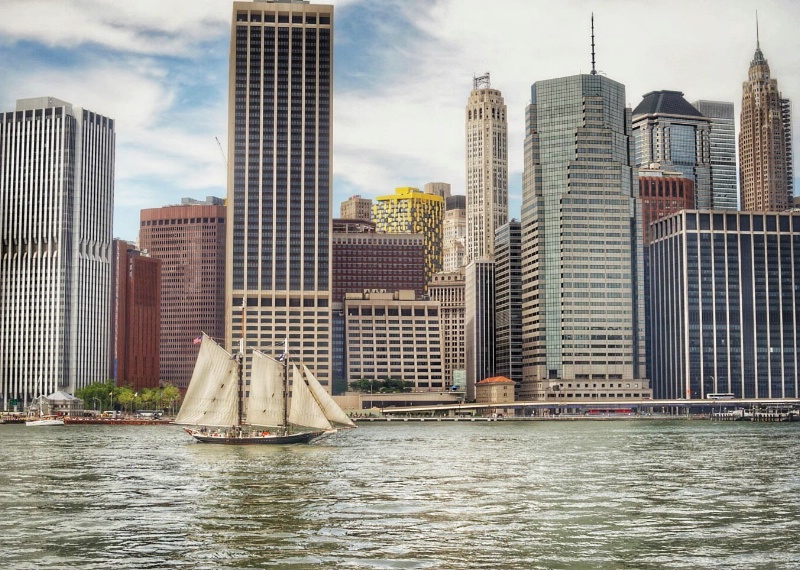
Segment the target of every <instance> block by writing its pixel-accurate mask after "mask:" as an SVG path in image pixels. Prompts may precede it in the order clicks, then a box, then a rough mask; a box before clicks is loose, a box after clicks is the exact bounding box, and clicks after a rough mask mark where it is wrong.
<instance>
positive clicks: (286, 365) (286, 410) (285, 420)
mask: <svg viewBox="0 0 800 570" xmlns="http://www.w3.org/2000/svg"><path fill="white" fill-rule="evenodd" d="M283 430H284V433H285V434H288V433H289V338H288V337H287V338H286V340H285V341H284V344H283Z"/></svg>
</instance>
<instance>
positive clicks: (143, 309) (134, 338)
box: [110, 240, 161, 390]
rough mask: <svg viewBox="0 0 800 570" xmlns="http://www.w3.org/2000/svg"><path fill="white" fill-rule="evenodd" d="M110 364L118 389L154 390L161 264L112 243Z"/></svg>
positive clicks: (157, 367)
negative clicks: (111, 340)
mask: <svg viewBox="0 0 800 570" xmlns="http://www.w3.org/2000/svg"><path fill="white" fill-rule="evenodd" d="M112 264H113V268H114V295H113V296H112V299H113V308H112V315H113V316H112V327H113V329H112V330H113V333H114V351H113V361H112V363H111V371H110V375H111V377H112V378H114V380H115V382H116V384H117V386H131V387H132V388H133V389H134V390H141V389H143V388H157V387H158V386H159V379H160V358H159V329H160V328H161V261H160V260H158V259H154V258H152V257H147V256H146V255H143V253H142V252H141V251H139V250H138V249H136V246H135V245H133V244H130V243H128V242H126V241H123V240H114V248H113V253H112Z"/></svg>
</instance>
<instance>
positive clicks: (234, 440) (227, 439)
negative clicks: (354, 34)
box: [185, 428, 328, 445]
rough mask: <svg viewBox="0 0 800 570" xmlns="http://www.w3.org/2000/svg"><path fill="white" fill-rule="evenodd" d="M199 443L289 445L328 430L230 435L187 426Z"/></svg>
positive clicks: (309, 440) (187, 430)
mask: <svg viewBox="0 0 800 570" xmlns="http://www.w3.org/2000/svg"><path fill="white" fill-rule="evenodd" d="M185 430H186V433H188V434H189V435H191V436H192V437H193V438H194V439H195V440H196V441H198V442H199V443H217V444H224V445H287V444H292V443H310V442H311V441H312V440H314V439H316V438H318V437H321V436H323V435H325V434H326V433H328V432H326V431H307V432H303V433H290V434H288V435H248V434H245V435H243V436H228V435H226V434H224V435H210V434H204V433H200V432H199V431H197V430H193V429H189V428H185Z"/></svg>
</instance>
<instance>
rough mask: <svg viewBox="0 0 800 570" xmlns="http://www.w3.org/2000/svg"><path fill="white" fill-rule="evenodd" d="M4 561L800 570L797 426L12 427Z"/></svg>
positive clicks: (5, 448) (6, 458)
mask: <svg viewBox="0 0 800 570" xmlns="http://www.w3.org/2000/svg"><path fill="white" fill-rule="evenodd" d="M0 437H2V443H1V444H0V567H1V568H14V569H26V568H31V569H33V568H36V569H41V568H54V569H55V568H58V569H62V568H82V569H83V568H85V569H100V568H103V569H106V568H115V569H143V568H191V569H195V568H197V569H218V568H298V569H299V568H319V567H329V568H353V569H359V568H375V569H394V568H435V569H456V568H498V569H500V568H548V569H550V568H586V569H588V568H643V569H646V568H732V567H742V568H798V567H800V540H799V538H800V476H799V475H798V472H799V469H798V468H799V467H800V425H798V424H751V423H712V422H708V421H699V420H698V421H681V420H673V421H655V420H654V421H614V422H593V421H578V422H497V423H467V422H459V423H455V424H453V423H435V424H432V423H429V422H428V423H423V424H419V423H391V424H367V425H363V424H362V426H361V427H360V428H359V429H357V430H352V431H349V432H345V433H343V434H340V435H337V436H335V437H333V438H330V439H328V440H324V441H323V442H322V443H319V444H313V445H307V446H290V447H271V446H265V447H226V446H212V445H201V444H195V443H192V442H190V441H189V438H188V436H186V435H185V434H184V433H183V432H182V431H181V430H180V428H178V427H174V426H152V427H142V426H128V427H111V426H67V427H66V428H50V429H47V428H40V429H34V428H26V427H25V426H16V425H14V426H0Z"/></svg>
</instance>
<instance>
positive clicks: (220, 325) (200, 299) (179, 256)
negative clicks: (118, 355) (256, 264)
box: [139, 196, 227, 390]
mask: <svg viewBox="0 0 800 570" xmlns="http://www.w3.org/2000/svg"><path fill="white" fill-rule="evenodd" d="M226 210H227V209H226V207H225V206H224V205H223V200H222V199H221V198H215V197H213V196H209V197H208V198H207V199H206V200H205V201H199V200H192V199H190V198H184V199H183V200H181V204H180V205H174V206H164V207H162V208H147V209H145V210H142V211H141V214H140V227H139V244H140V245H141V247H142V249H146V250H147V252H148V253H149V254H150V255H151V256H152V257H154V258H156V259H160V260H161V262H162V265H161V268H162V269H161V271H162V280H161V332H160V362H161V380H162V381H163V382H164V383H165V384H171V385H173V386H176V387H178V388H180V389H181V390H186V388H187V387H188V386H189V380H191V378H192V372H193V371H194V365H195V361H196V360H197V352H198V350H199V346H197V345H195V344H193V342H192V341H193V340H194V339H195V338H197V337H198V336H199V335H200V333H206V334H207V335H209V336H210V337H211V338H213V339H214V340H216V341H217V342H219V343H221V344H224V342H225V340H226V339H225V265H226V263H225V234H226V223H225V220H226V214H227V211H226Z"/></svg>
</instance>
